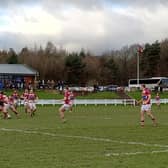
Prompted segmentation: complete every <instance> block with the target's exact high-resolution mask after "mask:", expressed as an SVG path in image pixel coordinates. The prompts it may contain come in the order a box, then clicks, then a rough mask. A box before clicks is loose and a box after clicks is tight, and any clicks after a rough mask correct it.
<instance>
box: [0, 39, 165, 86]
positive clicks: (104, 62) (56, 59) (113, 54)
mask: <svg viewBox="0 0 168 168" xmlns="http://www.w3.org/2000/svg"><path fill="white" fill-rule="evenodd" d="M138 47H139V45H138V44H135V45H131V46H126V47H123V48H122V49H121V50H115V51H110V52H106V53H103V54H102V55H100V56H96V55H94V54H92V53H90V52H87V51H85V50H83V49H82V50H81V51H80V52H79V53H77V52H72V53H68V52H66V50H64V49H58V48H57V47H56V46H55V45H54V44H53V43H52V42H48V43H47V44H46V47H44V48H43V47H39V48H37V47H35V48H34V49H29V48H27V47H25V48H23V49H22V50H21V51H20V52H18V53H16V52H15V50H14V49H12V48H10V49H9V51H6V50H3V51H0V63H8V64H17V63H19V64H27V65H29V66H30V67H32V68H34V69H36V70H37V71H38V72H39V74H40V77H39V78H40V79H44V80H54V81H59V80H62V81H66V82H67V83H69V84H78V85H93V84H99V85H107V84H117V85H121V86H125V85H127V84H128V79H130V78H136V77H137V54H138ZM143 48H144V50H143V52H141V53H139V60H140V77H141V78H144V77H154V76H168V39H165V40H164V41H162V42H158V41H156V42H154V43H152V44H145V45H144V46H143Z"/></svg>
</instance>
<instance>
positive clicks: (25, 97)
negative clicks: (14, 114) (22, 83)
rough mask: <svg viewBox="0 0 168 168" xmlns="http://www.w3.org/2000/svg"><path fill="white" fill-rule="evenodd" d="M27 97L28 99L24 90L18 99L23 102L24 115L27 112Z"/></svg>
mask: <svg viewBox="0 0 168 168" xmlns="http://www.w3.org/2000/svg"><path fill="white" fill-rule="evenodd" d="M28 97H29V90H28V89H25V91H24V93H23V94H22V95H21V96H20V98H21V99H22V100H23V104H24V108H25V113H27V112H28V108H29V106H28Z"/></svg>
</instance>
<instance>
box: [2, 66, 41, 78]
mask: <svg viewBox="0 0 168 168" xmlns="http://www.w3.org/2000/svg"><path fill="white" fill-rule="evenodd" d="M0 74H11V75H14V74H18V75H31V76H34V75H38V72H37V71H36V70H34V69H32V68H30V67H28V66H27V65H23V64H0Z"/></svg>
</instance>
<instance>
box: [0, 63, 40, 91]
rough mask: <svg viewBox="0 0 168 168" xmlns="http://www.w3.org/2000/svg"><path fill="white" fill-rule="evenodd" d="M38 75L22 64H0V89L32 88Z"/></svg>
mask: <svg viewBox="0 0 168 168" xmlns="http://www.w3.org/2000/svg"><path fill="white" fill-rule="evenodd" d="M37 76H39V73H38V72H37V71H36V70H35V69H33V68H31V67H29V66H27V65H23V64H0V89H3V88H17V89H20V88H21V89H22V88H28V87H30V86H31V87H32V86H33V85H34V83H35V81H36V79H37Z"/></svg>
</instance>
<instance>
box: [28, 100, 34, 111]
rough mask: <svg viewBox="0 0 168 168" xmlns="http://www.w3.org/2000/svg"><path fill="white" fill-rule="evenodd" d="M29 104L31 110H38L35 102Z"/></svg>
mask: <svg viewBox="0 0 168 168" xmlns="http://www.w3.org/2000/svg"><path fill="white" fill-rule="evenodd" d="M28 106H29V108H30V110H36V104H35V103H34V102H29V103H28Z"/></svg>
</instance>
